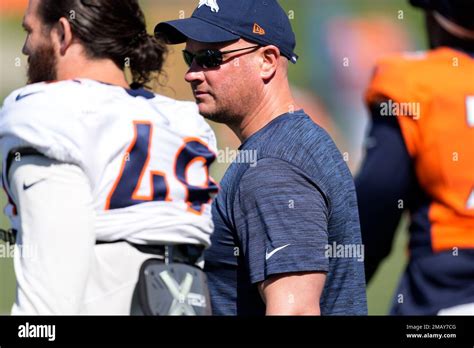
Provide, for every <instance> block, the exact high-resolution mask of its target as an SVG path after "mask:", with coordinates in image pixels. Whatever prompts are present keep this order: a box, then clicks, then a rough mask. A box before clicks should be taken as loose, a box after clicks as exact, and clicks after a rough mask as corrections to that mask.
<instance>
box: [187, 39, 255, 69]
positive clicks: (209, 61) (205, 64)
mask: <svg viewBox="0 0 474 348" xmlns="http://www.w3.org/2000/svg"><path fill="white" fill-rule="evenodd" d="M258 47H260V46H259V45H257V46H252V47H245V48H240V49H237V50H231V51H219V50H214V49H206V50H202V51H199V52H197V53H196V54H194V53H191V52H189V51H186V50H184V51H183V57H184V61H185V62H186V64H187V65H188V66H189V67H191V65H192V64H193V61H196V64H197V65H199V66H200V67H201V68H204V69H207V68H217V67H218V66H220V65H222V64H224V57H223V56H224V54H227V53H234V52H239V51H245V50H249V49H256V48H258Z"/></svg>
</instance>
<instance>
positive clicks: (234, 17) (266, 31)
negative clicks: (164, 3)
mask: <svg viewBox="0 0 474 348" xmlns="http://www.w3.org/2000/svg"><path fill="white" fill-rule="evenodd" d="M155 35H156V36H157V37H161V38H164V39H165V40H166V41H167V42H168V43H169V44H179V43H183V42H186V40H187V39H188V38H189V39H192V40H195V41H199V42H205V43H219V42H227V41H235V40H238V39H240V38H244V39H247V40H249V41H252V42H255V43H257V44H260V45H262V46H267V45H274V46H276V47H278V48H279V49H280V52H281V54H282V55H283V56H285V57H286V58H288V59H289V60H290V61H291V62H292V63H296V61H297V60H298V55H296V54H295V53H294V50H295V47H296V38H295V34H294V32H293V29H292V28H291V23H290V20H289V18H288V15H287V14H286V13H285V11H284V10H283V8H282V7H281V6H280V4H279V3H278V2H277V1H276V0H200V1H199V4H198V7H197V8H196V10H195V11H194V12H193V14H192V16H191V17H190V18H186V19H178V20H173V21H168V22H162V23H159V24H158V25H157V26H156V27H155Z"/></svg>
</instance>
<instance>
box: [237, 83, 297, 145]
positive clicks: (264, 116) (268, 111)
mask: <svg viewBox="0 0 474 348" xmlns="http://www.w3.org/2000/svg"><path fill="white" fill-rule="evenodd" d="M279 92H280V93H271V92H269V93H267V94H265V95H264V96H263V98H262V101H261V102H260V103H259V104H258V105H257V107H255V108H253V109H252V110H253V111H252V112H251V113H250V114H248V115H247V116H245V117H244V118H243V120H242V122H241V123H240V124H239V125H236V126H231V129H232V130H233V131H234V133H235V134H236V135H237V137H238V138H239V139H240V141H241V142H244V141H245V140H247V139H248V138H250V137H251V136H252V135H254V134H255V133H257V132H258V131H259V130H261V129H263V128H265V126H266V125H268V124H269V123H270V122H271V121H273V120H274V119H276V118H278V117H279V116H281V115H284V114H286V113H289V112H293V111H295V110H297V106H296V104H295V101H294V99H293V97H292V95H291V92H290V89H289V87H288V88H283V89H281V90H280V91H279Z"/></svg>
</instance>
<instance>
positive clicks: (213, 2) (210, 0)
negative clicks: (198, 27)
mask: <svg viewBox="0 0 474 348" xmlns="http://www.w3.org/2000/svg"><path fill="white" fill-rule="evenodd" d="M201 6H208V7H210V8H211V11H212V12H219V5H217V0H199V5H198V8H200V7H201Z"/></svg>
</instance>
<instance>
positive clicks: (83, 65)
mask: <svg viewBox="0 0 474 348" xmlns="http://www.w3.org/2000/svg"><path fill="white" fill-rule="evenodd" d="M81 78H82V79H89V80H95V81H99V82H103V83H107V84H110V85H115V86H120V87H123V88H130V85H129V84H128V82H127V80H126V78H125V74H124V72H123V71H122V70H120V69H119V68H118V67H117V66H116V65H115V64H114V63H113V62H112V61H111V60H108V59H101V60H83V61H76V62H75V63H74V64H63V66H60V67H58V80H72V79H81Z"/></svg>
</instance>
